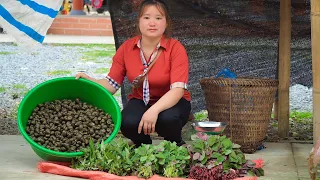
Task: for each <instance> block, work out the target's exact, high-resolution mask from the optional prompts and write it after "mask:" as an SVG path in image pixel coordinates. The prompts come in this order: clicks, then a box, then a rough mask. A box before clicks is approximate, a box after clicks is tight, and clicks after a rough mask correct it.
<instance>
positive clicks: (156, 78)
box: [106, 36, 191, 104]
mask: <svg viewBox="0 0 320 180" xmlns="http://www.w3.org/2000/svg"><path fill="white" fill-rule="evenodd" d="M140 39H141V36H136V37H133V38H131V39H129V40H127V41H125V42H124V43H123V44H122V45H121V46H120V47H119V49H118V50H117V52H116V54H115V55H114V57H113V62H112V66H111V69H110V72H109V74H108V76H107V77H106V78H107V79H108V80H109V82H110V84H111V85H112V86H113V87H115V88H116V89H119V88H120V86H121V84H122V83H123V80H124V77H125V76H127V78H128V80H129V81H130V82H131V83H132V81H133V80H134V79H135V78H136V77H137V76H139V75H141V74H143V72H144V70H145V66H144V65H143V63H142V61H141V58H140V45H139V40H140ZM160 48H162V49H163V50H162V52H161V54H160V55H159V57H158V59H157V60H156V62H155V64H154V66H153V67H152V69H151V70H150V71H149V73H148V75H147V76H148V77H147V80H148V84H149V94H150V100H149V101H148V102H149V104H154V103H155V102H156V101H158V100H159V99H160V98H161V97H162V96H163V95H164V94H165V93H167V92H168V91H169V90H170V89H172V88H184V89H185V91H184V96H183V97H184V98H185V99H186V100H188V101H190V99H191V96H190V92H189V91H187V84H188V76H189V61H188V55H187V52H186V50H185V48H184V46H183V45H182V44H181V43H180V42H179V41H178V40H176V39H173V38H170V39H167V40H166V39H165V37H164V36H163V37H162V38H161V41H160ZM131 98H136V99H141V100H143V99H144V98H143V86H141V87H139V88H132V93H131V94H129V99H131Z"/></svg>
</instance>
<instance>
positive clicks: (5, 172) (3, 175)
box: [0, 34, 312, 180]
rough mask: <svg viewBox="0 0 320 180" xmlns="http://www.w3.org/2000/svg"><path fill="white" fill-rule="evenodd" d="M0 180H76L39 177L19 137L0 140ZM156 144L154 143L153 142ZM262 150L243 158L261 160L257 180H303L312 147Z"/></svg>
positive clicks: (73, 39)
mask: <svg viewBox="0 0 320 180" xmlns="http://www.w3.org/2000/svg"><path fill="white" fill-rule="evenodd" d="M1 42H3V43H7V42H15V40H14V39H13V38H12V37H10V36H9V35H6V34H0V43H1ZM44 43H48V44H50V43H72V44H76V43H79V44H80V43H82V44H114V38H113V37H112V36H59V35H47V36H46V38H45V40H44ZM0 142H1V146H0V180H14V179H24V180H40V179H41V180H42V179H50V180H69V179H70V180H71V179H79V178H71V177H64V176H58V175H52V174H45V173H41V172H39V171H38V170H37V169H36V166H37V163H38V162H39V161H41V159H40V158H39V157H38V156H37V155H36V154H35V153H34V152H33V150H32V149H31V147H30V146H29V144H28V143H27V142H26V141H25V140H24V139H23V137H22V136H13V135H2V136H0ZM155 143H157V142H155ZM265 146H266V147H267V148H266V149H263V150H261V151H257V152H256V153H254V154H247V155H246V157H247V159H257V158H262V159H263V160H264V161H265V167H264V170H265V176H264V177H260V178H258V179H259V180H307V179H310V177H309V174H308V168H307V167H308V163H307V157H308V154H309V152H310V151H311V148H312V144H300V143H289V142H287V143H265Z"/></svg>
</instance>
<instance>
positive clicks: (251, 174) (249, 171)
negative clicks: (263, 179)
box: [247, 169, 256, 176]
mask: <svg viewBox="0 0 320 180" xmlns="http://www.w3.org/2000/svg"><path fill="white" fill-rule="evenodd" d="M247 173H248V175H249V176H255V175H256V174H255V173H254V172H253V170H252V169H250V170H248V172H247Z"/></svg>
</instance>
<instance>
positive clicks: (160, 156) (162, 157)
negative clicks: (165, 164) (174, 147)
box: [155, 153, 166, 159]
mask: <svg viewBox="0 0 320 180" xmlns="http://www.w3.org/2000/svg"><path fill="white" fill-rule="evenodd" d="M155 156H156V157H157V158H160V159H164V158H166V156H165V155H164V154H162V153H159V154H156V155H155Z"/></svg>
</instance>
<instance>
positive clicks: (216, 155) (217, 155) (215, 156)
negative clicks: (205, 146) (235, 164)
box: [211, 152, 221, 159]
mask: <svg viewBox="0 0 320 180" xmlns="http://www.w3.org/2000/svg"><path fill="white" fill-rule="evenodd" d="M220 156H221V154H220V153H218V152H215V153H213V154H212V155H211V157H212V158H215V159H217V158H218V157H220Z"/></svg>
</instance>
